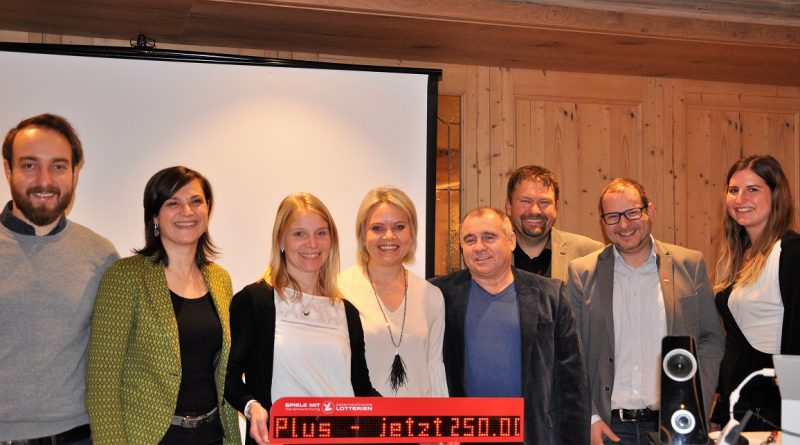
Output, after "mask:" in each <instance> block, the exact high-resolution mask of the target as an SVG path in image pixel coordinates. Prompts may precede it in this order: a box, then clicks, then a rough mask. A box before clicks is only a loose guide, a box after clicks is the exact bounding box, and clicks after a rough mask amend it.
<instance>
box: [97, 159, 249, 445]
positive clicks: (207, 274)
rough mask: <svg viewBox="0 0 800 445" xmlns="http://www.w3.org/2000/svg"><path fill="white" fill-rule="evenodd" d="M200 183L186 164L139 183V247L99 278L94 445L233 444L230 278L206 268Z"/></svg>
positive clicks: (205, 212) (209, 249)
mask: <svg viewBox="0 0 800 445" xmlns="http://www.w3.org/2000/svg"><path fill="white" fill-rule="evenodd" d="M211 204H212V194H211V187H210V185H209V183H208V181H207V180H206V179H205V178H204V177H203V176H202V175H200V174H199V173H197V172H195V171H193V170H190V169H188V168H186V167H170V168H167V169H164V170H161V171H159V172H158V173H156V174H155V175H154V176H153V177H152V178H151V179H150V181H149V182H148V183H147V186H146V187H145V193H144V215H145V216H144V219H145V247H144V248H143V249H141V250H138V251H137V254H136V255H133V256H131V257H128V258H124V259H122V260H119V261H118V262H117V263H115V264H114V265H113V266H111V267H110V268H109V269H108V270H107V271H106V273H105V275H104V276H103V279H102V281H101V282H100V289H99V291H98V295H97V302H96V304H95V310H94V315H93V317H92V326H91V337H90V341H89V366H88V368H89V369H88V377H87V394H86V407H87V410H88V412H89V421H90V424H91V427H92V439H93V441H94V444H95V445H103V444H143V445H144V444H147V445H150V444H223V443H224V444H230V445H233V444H238V443H240V435H239V429H238V423H237V418H236V412H235V411H234V410H233V409H232V408H231V407H230V406H228V405H227V404H226V403H225V402H224V401H223V397H222V392H223V389H224V380H225V370H226V368H227V361H228V351H229V349H230V331H229V328H228V310H229V309H228V308H229V306H230V301H231V296H232V294H233V292H232V288H231V279H230V276H229V275H228V273H227V272H226V271H225V270H224V269H222V268H221V267H219V266H217V265H216V264H214V263H212V262H211V257H212V256H213V255H214V253H215V251H214V246H213V244H212V243H211V240H210V238H209V235H208V219H209V214H210V212H211Z"/></svg>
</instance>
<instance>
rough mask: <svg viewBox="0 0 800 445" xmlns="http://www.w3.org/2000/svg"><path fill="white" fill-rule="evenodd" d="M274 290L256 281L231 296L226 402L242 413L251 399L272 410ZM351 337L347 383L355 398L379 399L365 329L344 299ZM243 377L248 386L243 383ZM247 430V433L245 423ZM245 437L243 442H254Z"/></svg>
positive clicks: (353, 309) (248, 429)
mask: <svg viewBox="0 0 800 445" xmlns="http://www.w3.org/2000/svg"><path fill="white" fill-rule="evenodd" d="M274 298H275V297H274V293H273V289H272V288H271V287H270V286H269V285H268V284H267V283H266V282H265V281H264V280H259V281H257V282H255V283H253V284H250V285H248V286H246V287H245V288H244V289H242V290H241V291H239V292H238V293H237V294H236V295H234V296H233V301H232V302H231V309H230V310H231V352H230V357H229V358H228V374H227V376H226V377H225V400H227V401H228V403H230V404H231V405H232V406H233V407H234V408H236V409H237V410H239V411H241V412H244V407H245V405H246V404H247V402H249V401H250V400H253V399H255V400H257V401H258V403H260V404H261V406H263V407H264V408H266V409H267V411H269V410H270V408H272V357H273V351H274V345H275V299H274ZM344 309H345V314H346V316H347V331H348V334H349V337H350V351H351V358H350V373H351V375H350V381H351V383H352V384H353V392H354V393H355V395H356V396H380V394H379V393H378V391H376V390H375V388H373V387H372V383H371V382H370V380H369V371H368V370H367V360H366V358H365V357H364V329H363V328H362V327H361V318H360V317H359V314H358V310H357V309H356V308H355V306H353V305H352V304H351V303H350V302H348V301H346V300H344ZM242 374H244V375H245V376H246V380H247V383H244V382H242ZM247 431H248V432H249V431H250V424H249V422H248V425H247ZM245 434H246V436H247V441H246V443H248V444H251V443H255V441H254V440H253V439H251V438H250V436H249V434H247V433H245Z"/></svg>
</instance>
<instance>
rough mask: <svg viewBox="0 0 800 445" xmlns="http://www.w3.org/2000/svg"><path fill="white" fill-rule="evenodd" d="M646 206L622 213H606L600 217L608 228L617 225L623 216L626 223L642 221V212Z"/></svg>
mask: <svg viewBox="0 0 800 445" xmlns="http://www.w3.org/2000/svg"><path fill="white" fill-rule="evenodd" d="M646 208H647V206H642V207H634V208H632V209H628V210H625V211H624V212H608V213H603V214H602V215H600V217H601V218H603V222H604V223H606V224H607V225H609V226H613V225H614V224H618V223H619V221H620V219H622V217H623V215H624V216H625V219H627V220H628V221H636V220H637V219H642V211H643V210H644V209H646Z"/></svg>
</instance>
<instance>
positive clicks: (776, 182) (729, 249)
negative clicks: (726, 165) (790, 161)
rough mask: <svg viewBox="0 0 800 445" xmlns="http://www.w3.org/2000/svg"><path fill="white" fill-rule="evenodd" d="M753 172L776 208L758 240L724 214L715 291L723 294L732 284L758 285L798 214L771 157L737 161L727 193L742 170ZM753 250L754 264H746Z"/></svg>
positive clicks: (784, 180)
mask: <svg viewBox="0 0 800 445" xmlns="http://www.w3.org/2000/svg"><path fill="white" fill-rule="evenodd" d="M747 169H749V170H752V171H753V173H755V174H757V175H758V176H759V177H760V178H761V179H763V180H764V182H766V183H767V186H768V187H769V189H770V192H771V197H772V206H771V207H770V211H769V218H767V226H766V227H765V228H764V232H763V233H762V234H761V235H760V236H759V237H758V239H755V240H753V239H750V236H749V235H748V234H747V231H746V230H745V229H744V227H742V226H741V225H739V223H737V222H736V221H735V220H734V219H733V218H732V217H731V216H730V214H729V213H728V210H727V208H726V206H724V207H723V211H722V224H721V230H720V231H721V232H722V237H721V239H720V243H719V249H718V258H717V264H716V267H715V268H714V291H715V292H719V291H721V290H723V289H725V288H726V287H728V286H730V285H731V284H734V283H736V285H744V284H750V283H753V282H755V280H756V279H758V276H759V275H760V274H761V271H762V270H764V264H766V261H767V256H768V255H769V253H770V251H771V250H772V246H773V244H775V242H777V241H778V240H779V239H780V238H781V237H782V236H783V234H784V233H785V232H786V231H787V230H789V227H790V226H791V224H792V217H793V215H794V206H793V205H792V192H791V189H790V188H789V181H788V180H787V179H786V175H785V174H784V173H783V168H781V164H780V162H778V160H777V159H775V158H773V157H772V156H770V155H753V156H748V157H746V158H742V159H739V160H738V161H736V162H735V163H734V164H733V165H732V166H731V168H730V169H729V170H728V175H727V176H726V177H725V190H726V193H727V190H728V184H730V181H731V177H732V176H733V175H734V174H735V173H736V172H738V171H741V170H747ZM748 249H750V251H751V253H752V261H750V262H749V263H746V262H745V260H744V253H745V251H747V250H748Z"/></svg>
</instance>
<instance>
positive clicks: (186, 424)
mask: <svg viewBox="0 0 800 445" xmlns="http://www.w3.org/2000/svg"><path fill="white" fill-rule="evenodd" d="M217 417H219V410H218V409H217V407H214V409H212V410H211V411H209V412H207V413H205V414H200V415H199V416H172V422H170V423H171V424H172V425H175V426H180V427H183V428H197V427H198V426H200V425H204V424H206V423H208V422H211V421H213V420H216V418H217Z"/></svg>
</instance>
